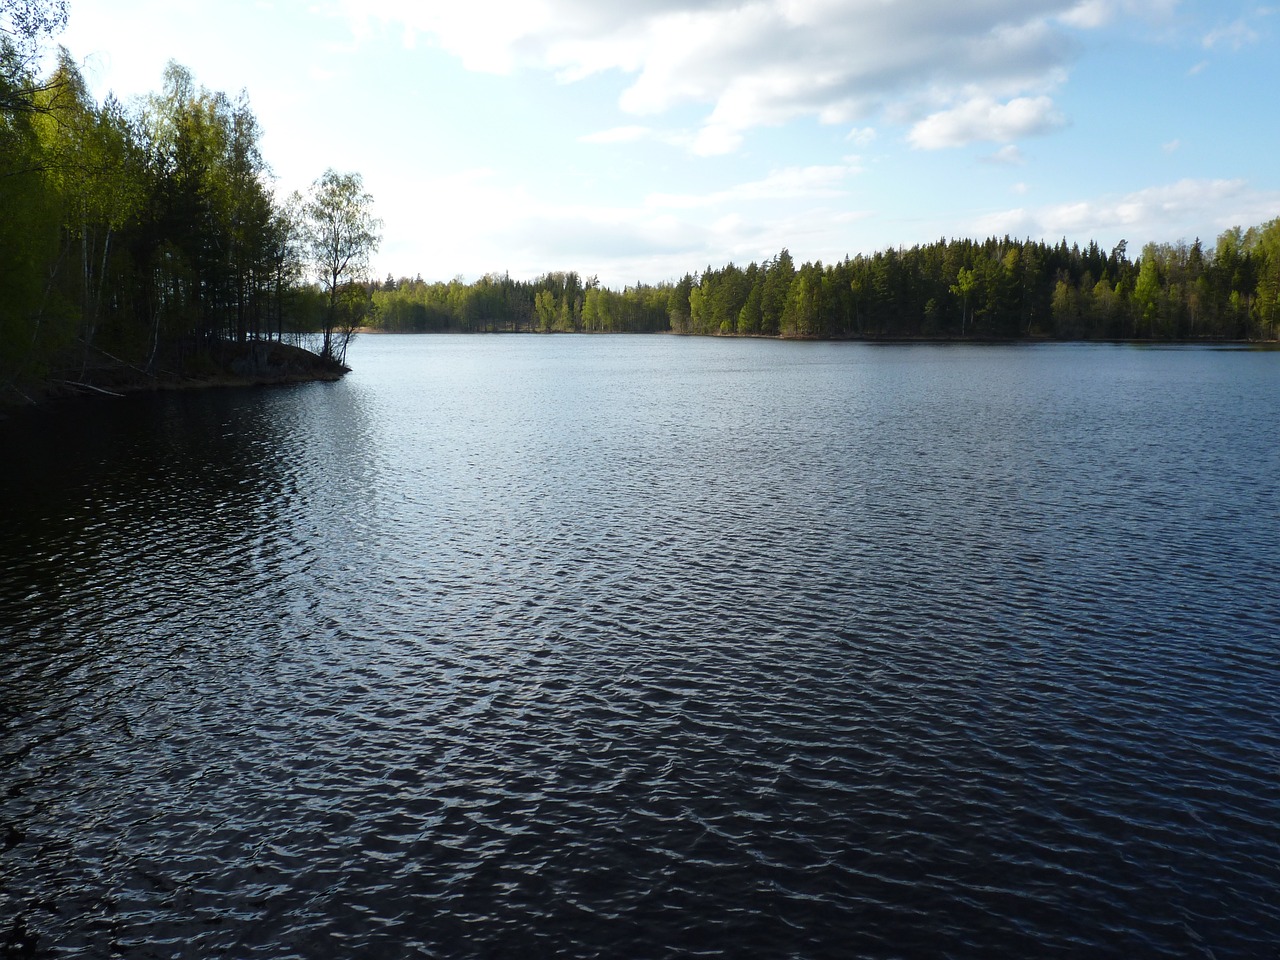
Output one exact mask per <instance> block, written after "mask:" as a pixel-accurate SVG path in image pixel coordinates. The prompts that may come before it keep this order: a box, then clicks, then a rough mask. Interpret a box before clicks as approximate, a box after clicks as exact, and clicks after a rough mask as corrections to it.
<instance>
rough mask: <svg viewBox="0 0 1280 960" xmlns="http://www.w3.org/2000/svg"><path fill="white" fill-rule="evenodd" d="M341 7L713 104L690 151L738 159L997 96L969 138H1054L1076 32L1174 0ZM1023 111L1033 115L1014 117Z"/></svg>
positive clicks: (476, 57)
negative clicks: (834, 130)
mask: <svg viewBox="0 0 1280 960" xmlns="http://www.w3.org/2000/svg"><path fill="white" fill-rule="evenodd" d="M338 2H340V3H342V4H343V5H344V8H345V10H346V11H347V15H348V16H349V17H350V18H351V19H352V20H353V21H354V22H356V23H360V24H369V23H379V22H380V23H383V24H398V25H400V26H401V27H402V28H403V29H404V30H405V31H406V32H410V33H414V34H421V35H423V36H424V37H425V38H426V39H427V40H428V41H429V42H431V43H433V44H434V45H436V46H438V47H441V48H443V49H445V50H447V51H449V52H450V53H452V54H454V55H455V56H457V57H458V58H459V59H461V61H462V62H463V63H464V64H465V65H466V66H467V67H468V68H470V69H473V70H487V71H493V72H510V71H512V70H516V69H519V68H528V69H536V70H542V71H549V72H552V73H553V74H555V76H556V77H557V78H559V79H560V80H562V81H564V82H573V81H578V80H581V79H583V78H585V77H589V76H592V75H597V74H602V73H605V72H609V71H618V72H620V73H621V74H623V75H624V76H625V77H629V78H630V79H629V81H628V83H627V86H626V87H625V88H624V89H623V91H622V93H621V95H620V98H619V106H620V108H621V109H622V110H624V111H625V112H628V113H632V114H635V115H638V116H646V115H647V116H652V115H656V114H661V113H664V112H667V111H670V110H672V109H673V108H676V107H679V106H681V105H694V106H701V107H704V108H707V110H708V112H707V113H706V114H705V115H704V117H703V122H702V129H701V130H700V131H699V132H698V134H697V135H696V136H695V137H694V138H693V139H692V140H691V141H690V144H691V146H692V148H693V149H694V150H695V152H698V153H702V154H717V153H726V152H730V151H733V150H736V149H737V148H738V147H739V146H740V145H741V144H742V143H743V140H744V137H745V136H746V134H747V133H748V132H749V131H751V130H753V129H755V128H758V127H762V126H777V125H781V124H784V123H787V122H789V121H791V120H794V119H797V118H802V117H809V118H813V119H816V120H817V121H819V122H820V123H826V124H850V125H856V124H858V123H859V122H860V121H865V120H866V119H868V118H870V117H873V116H876V115H878V114H881V113H885V112H892V111H893V110H894V109H895V108H896V109H898V110H899V111H901V112H903V113H904V114H905V115H906V116H905V119H906V121H907V122H915V121H916V120H919V118H920V117H921V116H922V115H923V114H924V113H926V112H928V110H929V109H933V110H937V109H938V108H939V107H943V108H945V107H948V106H950V105H952V104H956V103H963V102H966V101H967V102H968V104H969V105H972V104H981V103H985V102H990V103H992V104H994V103H996V102H997V101H1000V102H1001V103H1002V108H1001V109H999V110H995V109H994V108H992V109H989V110H988V113H989V116H988V117H987V118H986V121H985V124H984V125H985V127H987V128H989V129H988V130H987V131H985V132H984V131H982V130H975V131H972V132H971V134H968V135H974V134H976V135H978V136H992V135H994V136H996V137H997V139H998V138H1000V137H1007V136H1008V133H1009V132H1012V133H1015V134H1016V135H1024V134H1025V133H1028V132H1043V131H1044V130H1047V129H1052V128H1053V127H1054V126H1057V125H1060V121H1058V120H1057V119H1055V115H1052V114H1050V113H1048V112H1047V111H1046V109H1044V108H1043V107H1042V95H1043V93H1044V92H1045V90H1047V89H1048V88H1050V87H1052V86H1054V85H1056V84H1058V83H1060V82H1061V80H1062V78H1063V76H1064V75H1065V71H1066V69H1067V68H1068V66H1069V65H1070V64H1071V63H1072V61H1073V60H1074V58H1075V56H1076V53H1077V41H1076V40H1075V39H1074V37H1075V34H1074V32H1073V28H1078V27H1081V26H1088V27H1096V26H1100V25H1102V24H1104V23H1106V22H1108V21H1109V20H1111V19H1114V18H1115V17H1117V16H1120V15H1132V14H1134V13H1138V12H1146V13H1149V12H1151V11H1153V10H1158V9H1161V8H1164V7H1167V6H1168V5H1169V4H1171V3H1173V2H1174V0H1083V2H1081V0H983V2H981V3H977V4H957V3H955V2H954V0H911V2H898V3H888V2H885V0H650V2H646V3H643V4H602V3H599V2H598V0H519V2H503V0H469V2H468V3H466V4H460V5H456V4H442V3H429V4H420V3H418V2H417V0H338ZM922 107H923V108H924V109H921V108H922ZM971 108H972V107H971V106H970V109H971ZM1027 108H1030V109H1031V111H1032V112H1033V113H1035V116H1034V117H1032V118H1025V117H1022V116H1020V114H1021V112H1022V111H1024V110H1026V109H1027ZM964 109H965V108H964V107H961V108H955V109H954V110H952V111H950V113H952V114H955V110H960V111H963V110H964ZM947 112H948V111H944V114H945V113H947ZM960 119H963V112H961V113H960V114H955V115H954V116H951V117H950V118H949V120H948V118H946V117H945V116H944V117H938V115H937V114H935V118H930V120H928V121H925V125H924V126H923V127H922V128H921V129H920V131H919V133H918V137H919V138H920V139H921V140H922V141H926V142H932V141H933V140H937V139H938V138H939V137H941V138H942V139H956V138H957V137H963V136H967V135H962V134H961V133H959V132H958V131H956V130H954V129H953V130H952V131H951V132H950V133H946V132H942V133H931V129H932V128H937V127H940V126H946V125H947V124H948V122H949V123H950V125H951V126H952V127H953V128H954V127H955V124H956V121H957V120H960ZM993 125H994V127H993ZM970 126H973V124H972V123H970Z"/></svg>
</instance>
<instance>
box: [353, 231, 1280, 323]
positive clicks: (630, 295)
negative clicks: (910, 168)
mask: <svg viewBox="0 0 1280 960" xmlns="http://www.w3.org/2000/svg"><path fill="white" fill-rule="evenodd" d="M372 300H373V303H374V305H375V307H376V312H375V317H376V319H375V324H376V325H377V326H378V327H380V328H382V329H385V330H393V331H420V332H425V331H459V332H480V331H485V332H493V331H499V330H508V331H531V332H532V331H536V332H546V333H550V332H594V331H602V332H635V333H644V332H655V331H672V332H675V333H685V334H701V335H725V336H766V337H779V336H780V337H812V338H855V337H857V338H933V337H936V338H996V339H1018V338H1056V339H1072V340H1087V339H1109V340H1144V339H1154V340H1196V339H1213V340H1249V339H1265V340H1273V339H1275V338H1276V335H1277V327H1278V326H1280V219H1276V220H1272V221H1270V222H1269V223H1266V224H1263V225H1261V226H1256V227H1251V228H1249V229H1248V230H1243V229H1241V228H1238V227H1237V228H1233V229H1231V230H1228V231H1226V232H1225V233H1223V234H1222V235H1221V236H1220V237H1219V238H1218V240H1217V243H1216V245H1215V246H1214V247H1213V249H1211V250H1207V249H1205V246H1204V245H1203V244H1202V243H1201V241H1200V240H1198V239H1197V240H1196V241H1195V242H1194V243H1192V244H1189V245H1188V244H1186V243H1177V244H1167V243H1166V244H1156V243H1149V244H1147V245H1146V246H1145V247H1144V248H1143V250H1142V253H1141V255H1140V256H1139V257H1137V258H1136V259H1130V257H1129V256H1128V251H1127V243H1126V242H1125V241H1121V242H1120V243H1119V244H1117V245H1116V246H1115V247H1114V248H1112V249H1111V250H1110V251H1105V250H1103V249H1101V248H1099V246H1098V245H1097V244H1096V243H1090V244H1089V245H1088V246H1087V247H1084V248H1081V247H1080V246H1079V245H1078V244H1073V245H1071V246H1068V245H1067V242H1066V240H1065V239H1064V240H1062V241H1059V242H1058V243H1057V244H1056V245H1051V244H1048V243H1045V242H1043V241H1033V240H1016V239H1011V238H1010V237H1007V236H1006V237H1003V238H996V237H992V238H989V239H987V240H985V241H975V240H947V239H941V240H939V241H937V242H936V243H931V244H925V245H917V246H914V247H911V248H910V249H904V248H898V249H890V250H884V251H881V252H878V253H875V254H873V255H870V256H866V255H859V256H856V257H846V258H845V259H844V260H842V261H840V262H839V263H834V264H823V263H822V262H821V261H817V262H809V263H804V264H801V265H797V264H796V263H795V262H794V260H793V258H792V257H791V254H790V253H789V252H788V251H787V250H785V249H784V250H782V251H781V252H780V253H778V254H777V256H775V257H772V258H770V259H768V260H766V261H764V262H763V263H751V264H749V265H748V266H746V267H745V268H744V267H739V266H736V265H734V264H732V263H730V264H728V265H727V266H724V267H720V268H718V269H717V268H713V267H711V266H708V267H707V268H706V269H705V270H703V271H701V272H700V273H697V274H694V273H689V274H686V275H685V276H684V277H683V278H681V279H680V280H678V281H670V282H666V283H662V284H657V285H646V284H637V285H635V286H632V287H626V288H625V289H623V290H620V291H616V290H609V289H606V288H603V287H601V286H600V284H599V283H598V282H597V281H596V280H595V278H590V279H586V280H584V279H583V278H581V277H580V276H579V275H578V274H576V273H559V272H557V273H548V274H545V275H543V276H541V277H538V278H536V279H534V280H529V281H517V280H513V279H511V277H510V276H508V275H505V274H502V275H499V274H489V275H486V276H485V277H482V278H481V279H480V280H478V281H476V282H475V283H470V284H468V283H466V282H464V281H463V280H462V279H461V278H456V279H454V280H452V281H450V282H448V283H443V282H436V283H427V282H424V281H423V280H422V278H421V276H419V277H416V278H414V279H412V280H411V279H409V278H400V279H396V278H394V277H391V276H388V277H387V278H386V280H385V281H383V282H382V283H381V284H379V285H378V287H377V289H375V290H374V291H373V292H372Z"/></svg>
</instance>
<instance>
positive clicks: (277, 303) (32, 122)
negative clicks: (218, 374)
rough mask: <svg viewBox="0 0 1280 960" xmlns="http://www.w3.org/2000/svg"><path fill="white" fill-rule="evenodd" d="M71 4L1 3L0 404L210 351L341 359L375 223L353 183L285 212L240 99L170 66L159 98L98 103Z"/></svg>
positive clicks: (176, 366)
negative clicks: (285, 348) (75, 53)
mask: <svg viewBox="0 0 1280 960" xmlns="http://www.w3.org/2000/svg"><path fill="white" fill-rule="evenodd" d="M66 18H67V7H66V3H65V0H0V264H4V269H3V270H2V271H0V392H17V393H21V391H22V390H23V389H24V388H25V387H26V385H28V384H33V383H39V382H41V381H42V380H47V379H51V378H57V377H66V378H75V379H87V380H92V379H93V376H92V373H93V372H94V371H96V370H101V369H103V368H105V367H115V368H117V369H119V368H122V367H128V368H130V369H132V370H135V371H137V372H139V373H141V374H147V375H151V376H155V377H161V376H164V375H166V374H167V373H169V372H171V371H173V370H182V371H187V372H189V371H190V370H191V369H192V368H193V367H194V368H196V369H198V368H199V366H200V364H201V362H202V361H206V362H207V360H208V357H209V347H210V345H211V344H215V343H227V342H231V343H245V342H247V341H252V340H260V339H269V338H271V337H275V338H280V337H283V336H284V335H285V334H286V333H288V332H289V331H291V330H315V331H319V336H318V337H317V345H318V349H319V351H320V353H321V354H322V355H323V356H325V357H327V358H329V359H331V360H332V361H333V362H334V363H339V362H340V361H341V359H342V352H343V349H344V346H345V341H346V335H347V334H348V333H349V331H350V330H351V329H352V328H353V327H354V326H356V325H357V324H359V323H360V322H362V320H363V318H364V316H365V315H366V313H367V312H368V309H369V306H370V303H369V287H370V285H369V284H368V283H367V282H365V276H366V274H365V273H364V268H365V267H366V266H367V256H368V253H369V251H370V250H372V249H373V247H374V246H375V245H376V242H377V233H376V231H377V221H376V220H374V219H373V218H372V216H371V215H370V213H369V205H370V199H371V198H369V196H368V195H367V194H365V193H364V192H363V190H362V187H361V183H360V179H359V177H358V175H355V174H347V175H340V174H337V173H334V172H333V171H329V172H328V173H326V174H325V175H324V176H323V177H321V178H320V179H319V180H317V181H316V184H315V186H314V187H313V189H312V191H311V193H310V195H309V196H307V197H303V196H300V195H298V194H293V195H292V196H290V197H288V198H285V199H284V200H283V201H278V200H277V198H276V196H275V194H274V191H273V185H272V179H271V175H270V170H269V168H268V166H267V164H266V162H265V161H264V159H263V157H262V154H261V152H260V150H259V135H260V131H259V128H258V123H257V120H256V119H255V117H254V115H253V112H252V110H251V109H250V106H249V101H248V98H247V96H246V95H244V94H241V95H240V96H238V97H234V98H232V97H228V96H227V95H226V94H223V93H219V92H213V91H210V90H207V89H205V88H203V87H201V86H199V85H197V84H196V82H195V81H194V79H193V78H192V76H191V74H190V72H189V71H187V70H186V69H185V68H183V67H181V66H179V65H177V64H174V63H171V64H170V65H169V67H168V68H167V70H166V71H165V75H164V78H163V87H162V89H161V91H160V93H158V94H155V95H152V96H150V97H147V98H145V99H143V100H141V101H139V102H134V103H131V104H129V105H128V106H126V105H123V104H121V103H119V102H118V101H116V100H115V99H113V98H108V99H107V100H106V102H105V103H101V104H99V103H96V102H95V101H94V100H93V98H92V97H90V96H89V94H88V92H87V89H86V86H85V83H84V80H83V78H82V76H81V74H80V71H79V69H78V67H77V65H76V64H75V62H74V61H73V60H72V58H71V56H70V55H69V54H68V53H67V51H66V50H59V51H58V53H57V55H56V61H55V65H54V67H53V69H52V70H51V71H49V72H47V73H46V74H44V75H38V74H37V71H36V67H37V65H38V64H39V62H40V60H41V57H42V54H43V50H42V43H43V42H45V41H48V40H49V39H50V38H51V37H52V36H53V35H55V34H56V33H57V32H58V31H59V30H60V29H61V27H62V26H63V25H65V22H66Z"/></svg>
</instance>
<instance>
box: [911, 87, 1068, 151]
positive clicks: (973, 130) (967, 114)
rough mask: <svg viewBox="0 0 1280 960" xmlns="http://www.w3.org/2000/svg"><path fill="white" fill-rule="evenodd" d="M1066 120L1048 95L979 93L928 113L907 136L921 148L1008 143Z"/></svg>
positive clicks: (912, 143) (1056, 126) (1051, 128)
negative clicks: (999, 97)
mask: <svg viewBox="0 0 1280 960" xmlns="http://www.w3.org/2000/svg"><path fill="white" fill-rule="evenodd" d="M1065 124H1066V119H1065V118H1064V117H1063V116H1062V114H1061V113H1059V112H1058V111H1057V110H1056V109H1055V108H1054V105H1053V101H1052V100H1051V99H1050V98H1048V97H1017V98H1015V99H1013V100H1010V101H1009V102H1008V103H998V102H997V101H995V100H993V99H991V98H990V97H976V98H974V99H972V100H970V101H968V102H967V103H964V104H962V105H961V106H959V107H956V108H954V109H951V110H942V111H939V112H938V113H934V114H930V115H929V116H927V117H925V118H924V119H923V120H921V121H920V122H919V123H917V124H916V125H915V126H914V127H912V129H911V133H910V134H909V135H908V138H907V139H908V140H910V142H911V145H912V146H914V147H916V148H918V149H921V150H939V149H942V148H943V147H960V146H964V145H965V144H968V143H974V142H976V141H982V140H990V141H994V142H996V143H1007V142H1008V141H1010V140H1017V139H1020V138H1022V137H1027V136H1034V135H1036V134H1042V133H1047V132H1048V131H1050V130H1054V129H1057V128H1059V127H1061V126H1064V125H1065Z"/></svg>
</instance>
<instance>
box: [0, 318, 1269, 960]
mask: <svg viewBox="0 0 1280 960" xmlns="http://www.w3.org/2000/svg"><path fill="white" fill-rule="evenodd" d="M351 360H352V362H353V364H354V366H355V368H356V371H355V372H354V373H353V374H351V375H350V376H349V377H348V378H347V379H346V380H345V381H343V382H342V383H339V384H314V385H307V386H302V387H297V388H287V389H278V390H269V391H226V392H217V391H212V392H204V393H189V394H173V395H167V396H159V397H140V398H132V399H129V400H124V401H107V402H101V403H99V402H91V401H86V402H84V403H81V404H78V405H75V406H74V407H70V408H67V409H65V410H63V411H61V412H59V413H56V414H53V415H50V416H45V417H44V418H42V419H40V420H38V421H37V420H33V419H30V418H27V417H16V418H12V419H10V420H9V421H8V422H6V423H2V424H0V441H3V444H4V449H5V454H4V456H3V462H4V464H5V466H4V469H3V477H2V478H0V495H2V496H3V501H2V502H3V504H4V510H3V513H2V514H0V954H3V955H5V956H10V957H71V956H76V957H81V956H84V957H112V956H123V957H215V956H227V957H288V956H298V957H324V956H343V957H430V956H441V957H450V956H486V957H489V956H492V957H506V956H561V957H688V956H744V955H753V956H762V957H784V956H790V957H854V956H869V957H890V956H903V957H915V956H936V957H973V958H978V957H991V956H1007V957H1125V958H1135V957H1206V958H1209V957H1212V958H1217V960H1226V958H1244V957H1250V958H1252V957H1269V958H1274V957H1276V956H1278V955H1280V954H1278V953H1277V947H1276V944H1277V942H1278V941H1280V893H1278V892H1277V891H1278V890H1280V445H1278V443H1277V438H1278V434H1277V429H1278V426H1280V353H1254V352H1249V351H1214V350H1208V349H1165V350H1151V349H1136V348H1129V347H1111V346H1098V347H1078V346H1040V347H967V346H953V347H943V346H868V345H858V344H805V343H775V342H758V341H722V340H683V339H677V338H669V337H609V338H606V337H596V338H575V337H554V338H536V337H479V336H476V337H470V338H453V337H420V338H411V337H368V338H365V339H363V340H360V341H358V342H357V344H355V346H354V347H353V350H352V356H351Z"/></svg>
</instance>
